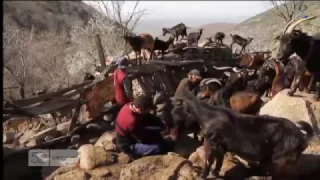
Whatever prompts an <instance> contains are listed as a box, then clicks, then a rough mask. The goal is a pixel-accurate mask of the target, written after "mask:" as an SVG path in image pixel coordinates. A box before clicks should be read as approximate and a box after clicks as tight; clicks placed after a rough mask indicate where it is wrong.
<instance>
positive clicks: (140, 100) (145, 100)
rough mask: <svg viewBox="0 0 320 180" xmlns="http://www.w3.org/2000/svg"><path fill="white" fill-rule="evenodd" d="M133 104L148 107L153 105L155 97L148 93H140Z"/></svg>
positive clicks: (141, 107) (143, 107) (138, 106)
mask: <svg viewBox="0 0 320 180" xmlns="http://www.w3.org/2000/svg"><path fill="white" fill-rule="evenodd" d="M133 104H134V105H135V106H136V107H137V108H140V109H148V108H151V107H152V106H153V99H152V97H151V96H148V95H140V96H139V97H137V99H135V100H134V102H133Z"/></svg>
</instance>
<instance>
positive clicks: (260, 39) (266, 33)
mask: <svg viewBox="0 0 320 180" xmlns="http://www.w3.org/2000/svg"><path fill="white" fill-rule="evenodd" d="M305 5H307V6H308V9H307V10H306V11H305V14H306V15H308V16H314V15H320V1H305ZM284 26H285V22H284V20H282V19H280V18H279V17H278V16H276V15H275V14H274V13H273V12H272V11H271V10H267V11H265V12H263V13H260V14H258V15H256V16H254V17H252V18H249V19H247V20H245V21H243V22H242V23H239V24H238V25H236V26H234V27H233V28H232V29H230V30H228V31H226V32H225V34H226V39H225V43H226V44H230V42H231V37H230V33H231V34H239V35H241V36H243V37H246V38H247V37H253V38H254V40H253V41H252V43H251V44H250V46H248V49H254V50H257V51H260V50H268V49H269V50H274V48H275V43H274V41H273V38H274V37H275V36H276V35H279V33H280V32H282V30H283V28H284ZM296 28H297V29H299V28H300V29H302V30H303V31H305V32H307V33H309V34H315V33H317V32H320V18H317V19H314V20H311V21H308V22H304V23H301V24H300V25H299V26H297V27H296Z"/></svg>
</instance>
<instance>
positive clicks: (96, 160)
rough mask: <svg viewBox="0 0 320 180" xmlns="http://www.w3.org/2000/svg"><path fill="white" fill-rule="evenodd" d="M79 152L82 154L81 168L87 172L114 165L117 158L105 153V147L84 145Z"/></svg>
mask: <svg viewBox="0 0 320 180" xmlns="http://www.w3.org/2000/svg"><path fill="white" fill-rule="evenodd" d="M78 152H79V153H80V167H81V168H82V169H85V170H91V169H93V168H96V167H99V166H103V165H108V164H113V163H115V161H116V160H115V156H113V155H112V154H111V153H109V152H107V151H105V149H104V148H103V147H99V146H93V145H92V144H85V145H82V146H81V147H80V148H79V149H78Z"/></svg>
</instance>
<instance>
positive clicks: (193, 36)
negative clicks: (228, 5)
mask: <svg viewBox="0 0 320 180" xmlns="http://www.w3.org/2000/svg"><path fill="white" fill-rule="evenodd" d="M202 32H203V29H202V28H201V29H199V31H198V32H191V33H189V34H188V44H189V45H192V44H193V43H196V44H197V45H198V42H199V39H200V38H201V35H202Z"/></svg>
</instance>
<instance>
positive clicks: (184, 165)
mask: <svg viewBox="0 0 320 180" xmlns="http://www.w3.org/2000/svg"><path fill="white" fill-rule="evenodd" d="M198 178H199V174H198V173H197V171H196V170H195V169H194V168H193V166H192V164H191V163H190V161H188V160H186V159H185V158H183V157H181V156H179V155H177V154H174V153H170V154H168V155H157V156H149V157H143V158H141V159H138V160H135V161H133V162H132V163H130V164H127V165H124V166H123V168H122V170H121V173H120V178H119V179H120V180H129V179H130V180H131V179H132V180H134V179H148V180H149V179H150V180H167V179H180V180H182V179H184V180H195V179H198Z"/></svg>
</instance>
